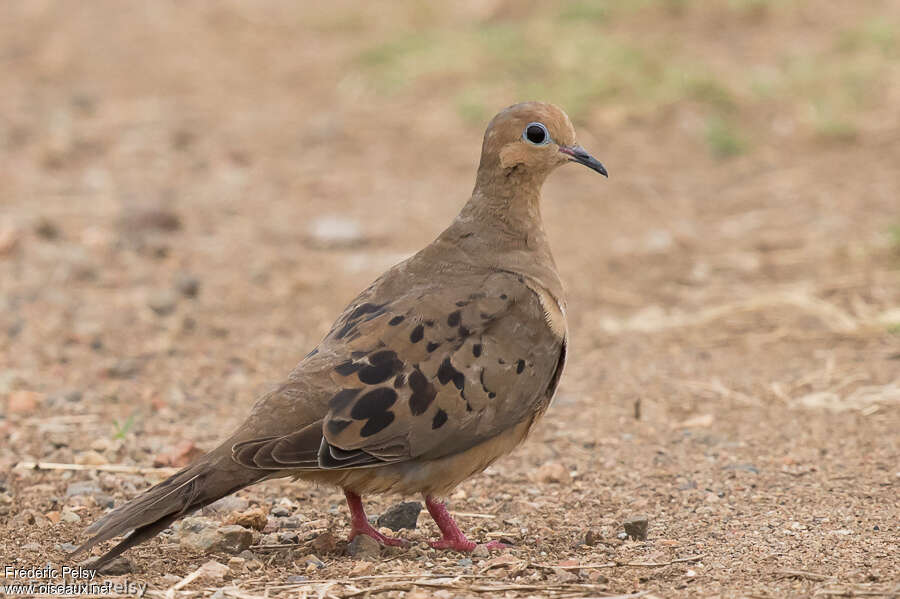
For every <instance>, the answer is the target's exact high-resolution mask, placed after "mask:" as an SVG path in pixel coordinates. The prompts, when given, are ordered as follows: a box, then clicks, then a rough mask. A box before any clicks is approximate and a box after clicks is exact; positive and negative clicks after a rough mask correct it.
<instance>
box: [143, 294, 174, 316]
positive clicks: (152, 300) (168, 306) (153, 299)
mask: <svg viewBox="0 0 900 599" xmlns="http://www.w3.org/2000/svg"><path fill="white" fill-rule="evenodd" d="M177 303H178V296H176V295H175V294H174V293H173V292H172V291H170V290H168V289H162V290H159V291H154V292H153V293H151V294H150V297H149V298H147V306H148V307H149V308H150V309H151V310H153V312H155V313H156V315H157V316H168V315H169V314H171V313H172V312H174V311H175V305H176V304H177Z"/></svg>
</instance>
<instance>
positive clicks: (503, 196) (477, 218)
mask: <svg viewBox="0 0 900 599" xmlns="http://www.w3.org/2000/svg"><path fill="white" fill-rule="evenodd" d="M545 178H546V176H545V175H543V176H539V175H535V174H532V173H528V172H525V171H523V170H521V169H520V168H515V167H514V168H508V169H499V168H489V169H485V168H481V169H479V171H478V176H477V178H476V180H475V189H474V190H473V191H472V197H471V198H470V199H469V201H468V202H467V203H466V205H465V206H464V207H463V209H462V211H461V212H460V213H459V217H458V218H457V220H463V221H469V222H472V223H477V224H482V225H484V226H485V227H489V228H491V229H493V230H494V231H495V232H499V233H501V236H502V238H507V239H508V240H509V241H511V242H513V243H515V244H517V243H516V240H519V241H520V242H524V243H527V242H528V240H529V238H533V237H535V236H538V237H540V238H541V240H543V239H544V227H543V221H542V219H541V186H542V185H543V183H544V179H545ZM531 243H534V240H533V239H532V240H531ZM529 245H530V244H529Z"/></svg>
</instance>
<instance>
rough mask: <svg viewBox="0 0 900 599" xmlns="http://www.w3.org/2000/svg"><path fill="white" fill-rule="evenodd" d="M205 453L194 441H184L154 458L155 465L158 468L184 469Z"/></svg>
mask: <svg viewBox="0 0 900 599" xmlns="http://www.w3.org/2000/svg"><path fill="white" fill-rule="evenodd" d="M204 453H205V452H204V451H203V450H202V449H200V448H199V447H197V446H196V445H194V442H193V441H190V440H183V441H179V442H178V443H176V444H175V445H172V446H171V447H169V448H167V450H166V451H164V452H162V453H160V454H159V455H157V456H156V457H154V458H153V465H154V466H155V467H157V468H160V467H168V468H184V467H185V466H187V465H188V464H190V463H191V462H193V461H194V460H195V459H197V458H198V457H200V456H201V455H203V454H204Z"/></svg>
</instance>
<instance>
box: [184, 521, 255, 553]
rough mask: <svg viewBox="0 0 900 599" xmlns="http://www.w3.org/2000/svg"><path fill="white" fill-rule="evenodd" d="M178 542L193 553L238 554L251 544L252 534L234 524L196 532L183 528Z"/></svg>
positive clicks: (205, 528)
mask: <svg viewBox="0 0 900 599" xmlns="http://www.w3.org/2000/svg"><path fill="white" fill-rule="evenodd" d="M178 542H179V543H180V544H181V545H182V546H183V547H185V548H187V549H192V550H194V551H203V552H207V553H213V552H224V553H233V554H240V553H241V552H242V551H244V550H245V549H248V548H249V547H250V545H251V544H253V533H252V532H250V531H249V530H247V529H246V528H244V527H243V526H238V525H236V524H230V525H226V526H220V527H218V528H214V527H212V526H209V527H204V528H201V529H200V530H197V531H191V530H189V529H188V530H185V529H184V528H183V529H182V534H181V535H180V538H179V539H178Z"/></svg>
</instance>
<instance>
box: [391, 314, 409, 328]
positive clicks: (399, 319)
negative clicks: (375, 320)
mask: <svg viewBox="0 0 900 599" xmlns="http://www.w3.org/2000/svg"><path fill="white" fill-rule="evenodd" d="M404 320H406V317H405V316H395V317H393V318H392V319H390V320H389V321H388V324H389V325H391V326H392V327H395V326H397V325H398V324H400V323H401V322H403V321H404Z"/></svg>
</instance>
